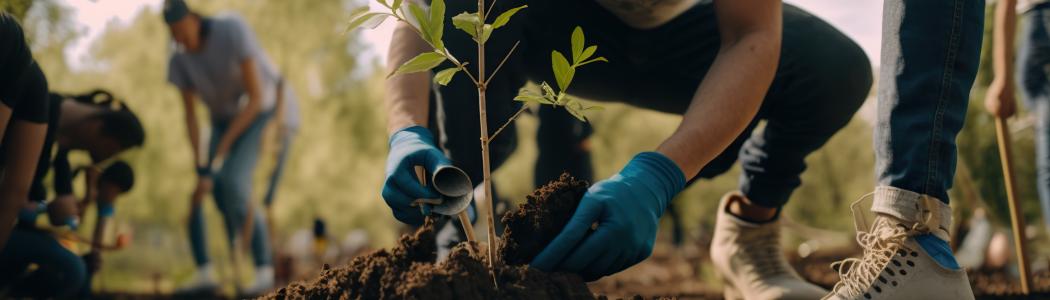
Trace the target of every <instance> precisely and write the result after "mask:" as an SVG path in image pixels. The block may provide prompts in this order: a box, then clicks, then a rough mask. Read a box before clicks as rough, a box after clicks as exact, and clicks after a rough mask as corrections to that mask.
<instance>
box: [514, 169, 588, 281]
mask: <svg viewBox="0 0 1050 300" xmlns="http://www.w3.org/2000/svg"><path fill="white" fill-rule="evenodd" d="M586 192H587V182H585V181H581V180H576V179H575V178H573V177H572V176H569V174H562V176H561V178H559V179H558V180H557V181H552V182H550V183H548V184H547V185H546V186H543V187H541V188H539V189H537V190H536V191H533V192H532V195H528V196H525V203H522V204H521V205H520V206H518V209H517V210H513V211H509V212H507V213H506V214H504V215H503V219H502V220H501V222H503V224H505V225H504V226H505V227H504V230H503V235H502V236H501V239H502V241H503V242H502V243H500V247H499V255H500V257H502V258H503V259H504V262H505V263H507V264H510V265H523V264H528V263H529V262H530V261H532V259H533V258H534V257H536V255H538V254H539V253H540V251H541V250H543V248H544V247H546V246H547V244H549V243H550V242H551V241H552V240H554V237H555V236H557V235H558V233H559V232H561V229H562V228H563V227H565V224H566V223H568V222H569V218H571V217H572V214H573V213H575V212H576V206H577V205H579V204H580V199H581V198H583V194H584V193H586Z"/></svg>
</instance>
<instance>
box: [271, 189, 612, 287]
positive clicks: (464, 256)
mask: <svg viewBox="0 0 1050 300" xmlns="http://www.w3.org/2000/svg"><path fill="white" fill-rule="evenodd" d="M586 191H587V183H586V182H583V181H579V180H576V179H574V178H572V177H571V176H569V175H567V174H563V175H562V176H561V178H559V179H558V180H557V181H553V182H551V183H549V184H547V185H546V186H544V187H542V188H540V189H538V190H536V191H535V192H533V194H532V195H530V196H528V197H527V200H526V203H524V204H522V205H520V206H519V207H518V209H516V210H513V211H510V212H508V213H507V214H506V215H504V216H503V219H502V221H503V222H504V224H506V225H507V226H506V228H505V230H504V232H503V234H502V235H501V239H500V242H501V243H500V245H501V247H500V249H499V255H500V257H501V259H502V261H503V262H504V264H503V266H502V267H500V268H499V269H498V270H496V272H497V274H496V280H497V281H498V283H499V290H496V288H495V286H494V285H493V276H492V275H491V274H490V273H489V270H488V268H487V265H488V261H487V257H486V251H485V250H484V248H483V247H481V246H479V245H478V244H475V243H466V242H465V243H460V244H459V245H457V246H456V247H454V248H453V249H452V251H451V253H450V254H449V257H448V258H447V259H446V260H444V261H442V262H440V263H433V262H434V261H435V260H436V258H437V254H436V253H437V249H436V247H435V229H434V222H433V220H431V219H429V218H428V219H427V221H426V223H425V224H424V225H423V227H420V228H419V230H417V231H416V232H415V233H414V234H412V235H405V236H402V237H401V239H400V240H399V241H398V245H397V246H396V247H394V248H393V249H391V250H389V251H388V250H378V251H376V252H373V253H371V254H368V255H363V256H359V257H357V258H355V259H354V260H353V261H351V262H350V264H349V265H347V266H343V267H339V268H334V269H328V270H324V271H323V272H322V273H321V276H320V277H319V278H316V279H313V280H309V281H304V282H297V283H293V284H291V285H289V286H287V287H284V288H281V289H280V290H277V291H276V292H274V293H272V294H270V295H268V296H267V298H270V299H336V298H338V299H495V298H500V299H593V298H594V296H593V295H592V294H591V292H590V290H588V289H587V285H586V284H585V283H584V282H583V280H582V279H581V278H580V277H579V276H577V275H574V274H565V273H544V272H541V271H539V270H536V269H532V268H529V267H528V266H526V265H525V264H527V263H528V262H529V261H531V260H532V258H533V257H534V256H536V254H538V253H539V251H540V250H542V249H543V247H544V246H546V245H547V243H549V242H550V241H551V240H553V239H554V237H555V236H556V235H557V234H558V232H559V231H560V230H561V228H562V227H564V226H565V223H567V222H568V220H569V218H570V217H571V216H572V214H573V212H575V211H576V206H577V204H579V201H580V198H582V197H583V194H584V193H585V192H586Z"/></svg>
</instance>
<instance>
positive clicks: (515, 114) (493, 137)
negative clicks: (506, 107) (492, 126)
mask: <svg viewBox="0 0 1050 300" xmlns="http://www.w3.org/2000/svg"><path fill="white" fill-rule="evenodd" d="M528 109H529V105H528V104H522V105H521V109H519V110H518V112H516V113H514V115H513V116H510V119H507V122H506V123H503V125H502V126H500V127H499V129H496V132H494V133H492V135H489V140H490V141H491V140H494V139H496V136H498V135H499V133H500V132H503V128H507V125H510V123H512V122H514V120H515V119H517V118H518V116H521V113H523V112H525V111H526V110H528Z"/></svg>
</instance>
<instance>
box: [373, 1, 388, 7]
mask: <svg viewBox="0 0 1050 300" xmlns="http://www.w3.org/2000/svg"><path fill="white" fill-rule="evenodd" d="M376 2H379V4H382V5H383V6H386V7H388V8H389V7H390V5H388V4H386V0H376Z"/></svg>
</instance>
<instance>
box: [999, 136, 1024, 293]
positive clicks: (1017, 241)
mask: <svg viewBox="0 0 1050 300" xmlns="http://www.w3.org/2000/svg"><path fill="white" fill-rule="evenodd" d="M995 133H996V138H997V141H998V142H999V159H1000V161H1001V162H1002V165H1003V179H1004V180H1005V181H1006V201H1007V203H1008V204H1009V205H1010V225H1011V226H1013V231H1014V248H1015V249H1016V251H1017V270H1018V271H1019V272H1020V273H1021V292H1022V293H1024V294H1025V295H1028V293H1029V286H1031V283H1032V273H1031V271H1030V269H1029V268H1028V266H1029V264H1028V256H1026V255H1025V249H1027V247H1025V244H1026V241H1025V226H1024V216H1023V215H1021V206H1020V204H1018V203H1017V186H1016V183H1015V182H1014V166H1013V160H1011V158H1010V127H1009V124H1007V123H1006V119H1003V118H1002V117H996V118H995Z"/></svg>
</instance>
